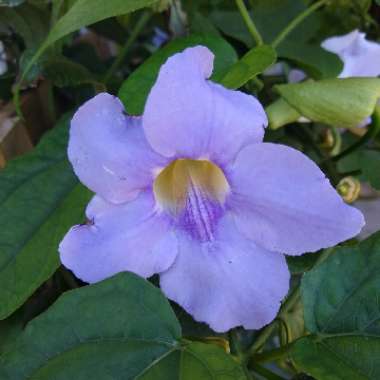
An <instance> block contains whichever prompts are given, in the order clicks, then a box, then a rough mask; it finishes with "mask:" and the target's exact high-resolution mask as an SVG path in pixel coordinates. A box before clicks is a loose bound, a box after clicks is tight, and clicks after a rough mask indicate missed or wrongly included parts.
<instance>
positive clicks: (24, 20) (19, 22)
mask: <svg viewBox="0 0 380 380" xmlns="http://www.w3.org/2000/svg"><path fill="white" fill-rule="evenodd" d="M0 23H1V24H3V25H6V26H8V27H9V28H11V29H12V30H13V31H14V32H15V33H16V34H18V35H19V36H21V38H22V39H23V40H24V42H25V45H26V47H27V48H28V49H36V48H37V47H38V46H39V45H40V44H41V43H42V41H43V40H44V38H45V37H46V34H47V33H48V29H49V23H48V17H47V13H46V12H45V11H43V10H41V9H40V8H38V7H36V6H33V5H30V4H24V5H22V6H20V7H17V8H5V9H3V8H2V9H1V11H0Z"/></svg>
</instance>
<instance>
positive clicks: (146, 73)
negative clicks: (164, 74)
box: [119, 35, 237, 115]
mask: <svg viewBox="0 0 380 380" xmlns="http://www.w3.org/2000/svg"><path fill="white" fill-rule="evenodd" d="M195 45H204V46H207V47H208V48H209V49H210V50H211V51H212V52H213V53H214V54H215V63H214V72H213V76H212V79H214V80H216V81H218V80H220V79H221V78H222V77H223V76H224V75H225V74H226V72H227V70H228V69H229V68H230V66H231V65H233V64H234V63H235V62H236V61H237V56H236V53H235V51H234V49H233V48H232V47H231V45H229V44H228V43H227V42H226V41H225V40H224V39H222V38H220V37H216V36H203V35H192V36H189V37H185V38H180V39H177V40H174V41H172V42H170V43H169V44H167V45H166V46H165V47H163V48H162V49H160V50H159V51H157V52H156V53H155V54H153V55H152V56H151V57H150V58H149V59H147V60H146V61H145V62H144V63H143V64H142V65H141V66H140V67H139V68H138V69H137V70H135V71H134V72H133V73H132V74H131V75H130V76H129V77H128V78H127V80H126V81H124V83H123V85H122V86H121V88H120V91H119V98H120V99H121V100H122V102H123V103H124V106H125V108H126V110H127V112H128V113H129V114H131V115H140V114H141V113H142V112H143V110H144V105H145V101H146V98H147V96H148V94H149V91H150V89H151V88H152V86H153V84H154V82H155V81H156V78H157V75H158V72H159V70H160V67H161V65H162V64H163V63H165V61H166V60H167V59H168V58H169V57H170V56H171V55H173V54H175V53H178V52H180V51H182V50H184V49H186V48H187V47H190V46H195Z"/></svg>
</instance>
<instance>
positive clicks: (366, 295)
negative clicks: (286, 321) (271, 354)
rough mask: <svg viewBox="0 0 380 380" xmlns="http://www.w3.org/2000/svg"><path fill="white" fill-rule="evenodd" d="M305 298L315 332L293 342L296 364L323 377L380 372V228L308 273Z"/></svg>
mask: <svg viewBox="0 0 380 380" xmlns="http://www.w3.org/2000/svg"><path fill="white" fill-rule="evenodd" d="M301 291H302V301H303V304H304V314H305V323H306V327H307V329H308V330H309V331H310V332H311V333H312V335H310V336H308V337H305V338H302V339H300V340H299V341H297V342H296V344H295V345H294V346H293V347H292V351H291V355H292V358H293V360H294V362H295V365H296V367H297V368H299V369H301V370H302V371H304V372H307V373H309V374H311V375H312V376H314V377H315V378H317V379H321V380H325V379H328V380H361V379H363V380H364V379H366V380H368V379H373V380H377V379H379V378H380V362H379V360H378V359H379V357H380V303H379V300H380V233H376V234H374V235H373V236H372V237H370V238H369V239H367V240H365V241H363V242H361V243H359V244H358V245H356V246H346V247H340V248H336V249H335V252H333V255H332V256H330V257H329V258H328V259H327V260H326V261H325V262H323V263H322V264H320V265H319V266H317V267H316V268H315V269H313V270H311V271H310V272H308V273H306V274H305V275H304V278H303V280H302V287H301Z"/></svg>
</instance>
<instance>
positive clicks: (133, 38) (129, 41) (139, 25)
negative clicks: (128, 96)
mask: <svg viewBox="0 0 380 380" xmlns="http://www.w3.org/2000/svg"><path fill="white" fill-rule="evenodd" d="M150 17H151V13H150V12H144V13H143V14H142V15H141V17H140V19H139V20H138V21H137V23H136V25H135V27H134V29H133V30H132V32H131V34H130V36H129V38H128V39H127V41H126V43H125V45H124V46H123V47H122V49H121V50H120V52H119V54H118V56H117V57H116V59H115V61H114V62H113V64H112V65H111V67H110V68H109V70H108V71H107V73H106V74H105V76H104V79H103V82H104V84H107V83H108V81H109V80H110V79H111V77H112V76H113V74H114V73H115V72H116V70H117V69H118V68H119V66H120V65H121V64H122V63H123V61H124V59H125V57H126V55H127V53H128V50H129V48H130V47H131V45H132V44H133V43H134V42H135V41H136V38H137V37H138V35H139V34H140V32H141V31H142V30H143V28H144V26H145V25H146V23H147V22H148V21H149V19H150Z"/></svg>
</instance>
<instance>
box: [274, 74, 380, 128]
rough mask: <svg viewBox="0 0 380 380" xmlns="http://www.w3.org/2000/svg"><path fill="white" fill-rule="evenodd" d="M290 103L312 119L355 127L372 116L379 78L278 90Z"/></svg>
mask: <svg viewBox="0 0 380 380" xmlns="http://www.w3.org/2000/svg"><path fill="white" fill-rule="evenodd" d="M275 88H276V89H277V91H278V92H279V93H280V95H281V96H282V97H283V98H284V99H285V100H286V101H287V103H288V104H289V105H290V106H291V107H293V108H294V109H295V110H296V111H298V112H299V113H300V114H301V115H303V116H305V117H307V118H308V119H310V120H313V121H316V122H321V123H325V124H330V125H334V126H337V127H346V128H349V127H356V126H358V125H359V124H361V123H362V122H363V120H365V119H366V118H367V117H368V116H370V115H371V114H372V113H373V112H374V109H375V106H376V103H377V100H378V98H379V97H380V79H378V78H345V79H324V80H321V81H315V82H314V81H308V82H304V83H296V84H283V85H277V86H276V87H275Z"/></svg>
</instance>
